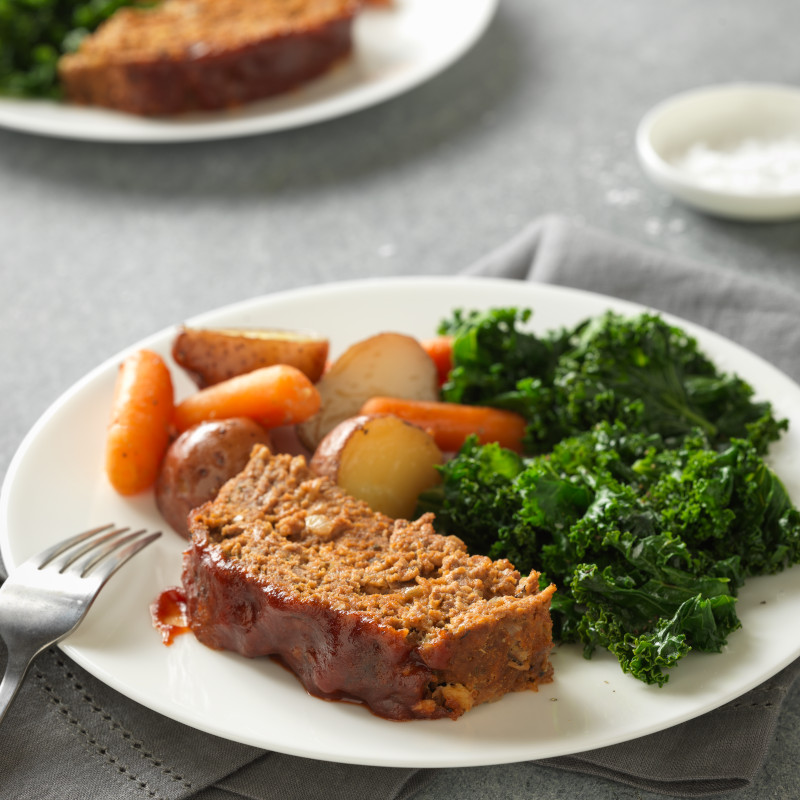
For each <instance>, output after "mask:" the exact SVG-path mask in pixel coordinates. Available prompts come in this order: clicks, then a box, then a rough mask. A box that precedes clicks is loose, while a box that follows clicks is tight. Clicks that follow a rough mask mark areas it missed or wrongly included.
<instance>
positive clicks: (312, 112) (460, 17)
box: [0, 0, 498, 143]
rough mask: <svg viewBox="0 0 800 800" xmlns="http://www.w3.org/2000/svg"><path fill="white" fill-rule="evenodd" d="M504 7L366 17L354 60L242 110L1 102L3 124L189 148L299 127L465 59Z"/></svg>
mask: <svg viewBox="0 0 800 800" xmlns="http://www.w3.org/2000/svg"><path fill="white" fill-rule="evenodd" d="M497 2H498V0H394V3H393V5H392V6H391V7H388V8H385V9H384V8H368V9H365V10H364V11H362V12H361V13H360V14H359V16H358V18H357V19H356V21H355V25H354V29H353V37H354V52H353V58H352V59H350V60H349V61H348V62H347V63H346V64H343V65H341V66H340V67H337V68H336V69H334V70H333V71H332V72H330V73H329V74H327V75H326V76H324V77H322V78H319V79H317V80H316V81H314V82H312V83H309V84H308V85H307V86H305V87H303V88H300V89H298V90H296V91H294V92H290V93H288V94H285V95H281V96H279V97H276V98H274V99H271V100H264V101H261V102H258V103H252V104H250V105H247V106H244V107H242V108H240V109H235V110H231V111H218V112H211V113H202V114H200V113H197V114H186V115H181V116H176V117H158V118H146V117H138V116H134V115H130V114H122V113H118V112H114V111H107V110H104V109H99V108H86V107H81V106H75V105H68V104H66V103H57V102H52V101H46V100H18V99H9V98H2V97H0V125H2V126H4V127H7V128H13V129H15V130H20V131H25V132H27V133H38V134H43V135H46V136H58V137H63V138H68V139H84V140H90V141H105V142H141V143H144V142H187V141H198V140H207V139H225V138H234V137H238V136H250V135H253V134H259V133H270V132H273V131H280V130H286V129H289V128H298V127H301V126H304V125H309V124H311V123H315V122H322V121H323V120H328V119H333V118H335V117H340V116H343V115H345V114H349V113H351V112H353V111H358V110H360V109H363V108H367V107H369V106H373V105H375V104H377V103H380V102H382V101H384V100H388V99H389V98H392V97H395V96H396V95H398V94H401V93H402V92H405V91H407V90H408V89H411V88H413V87H414V86H417V85H419V84H420V83H423V82H424V81H426V80H428V79H430V78H432V77H433V76H434V75H436V74H437V73H439V72H441V71H442V70H444V69H445V68H446V67H448V66H449V65H450V64H452V63H453V62H454V61H456V60H457V59H458V58H459V57H461V56H462V55H463V54H464V53H465V52H466V51H467V50H468V49H469V48H470V47H471V46H472V45H473V44H474V43H475V42H476V41H477V40H478V38H479V37H480V36H481V34H482V33H483V31H484V30H485V29H486V26H487V25H488V24H489V22H490V21H491V19H492V17H493V15H494V11H495V8H496V6H497Z"/></svg>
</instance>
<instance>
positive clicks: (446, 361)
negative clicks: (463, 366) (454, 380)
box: [420, 336, 453, 386]
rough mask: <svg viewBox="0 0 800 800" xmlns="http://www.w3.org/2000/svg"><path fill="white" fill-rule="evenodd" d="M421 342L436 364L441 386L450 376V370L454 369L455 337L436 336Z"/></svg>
mask: <svg viewBox="0 0 800 800" xmlns="http://www.w3.org/2000/svg"><path fill="white" fill-rule="evenodd" d="M420 344H421V345H422V348H423V349H424V350H425V352H426V353H427V354H428V355H429V356H430V357H431V360H432V361H433V363H434V364H436V372H437V374H438V376H439V386H441V385H442V384H443V383H444V382H445V381H446V380H447V378H448V377H449V375H450V370H451V369H453V339H452V337H450V336H436V337H434V338H433V339H423V340H422V341H421V342H420Z"/></svg>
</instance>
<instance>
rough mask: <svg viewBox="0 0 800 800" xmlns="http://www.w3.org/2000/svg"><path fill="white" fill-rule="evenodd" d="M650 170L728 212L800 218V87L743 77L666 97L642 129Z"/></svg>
mask: <svg viewBox="0 0 800 800" xmlns="http://www.w3.org/2000/svg"><path fill="white" fill-rule="evenodd" d="M636 148H637V151H638V154H639V160H640V162H641V165H642V168H643V169H644V171H645V174H646V175H647V176H648V177H649V178H650V179H651V180H652V181H653V182H654V183H655V184H656V185H657V186H660V187H661V188H662V189H665V190H667V191H668V192H671V193H672V194H673V195H674V196H675V197H677V198H678V199H679V200H682V201H683V202H685V203H687V204H688V205H690V206H693V207H694V208H697V209H699V210H701V211H705V212H707V213H709V214H713V215H716V216H720V217H727V218H731V219H738V220H750V221H780V220H789V219H795V218H798V217H800V89H798V88H795V87H791V86H783V85H780V84H757V83H736V84H728V85H723V86H715V87H707V88H702V89H695V90H693V91H689V92H686V93H684V94H680V95H677V96H676V97H673V98H671V99H669V100H666V101H665V102H663V103H660V104H659V105H657V106H656V107H655V108H653V109H652V110H651V111H649V112H648V113H647V114H646V115H645V116H644V118H643V119H642V121H641V123H640V124H639V127H638V129H637V132H636Z"/></svg>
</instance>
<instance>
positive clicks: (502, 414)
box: [360, 397, 526, 452]
mask: <svg viewBox="0 0 800 800" xmlns="http://www.w3.org/2000/svg"><path fill="white" fill-rule="evenodd" d="M360 413H361V414H394V415H395V416H397V417H400V418H401V419H404V420H406V422H411V423H413V424H414V425H418V426H419V427H420V428H424V429H425V430H427V431H428V432H429V433H430V434H431V436H433V438H434V440H435V442H436V444H437V445H438V446H439V448H440V449H441V450H444V451H445V452H455V451H456V450H458V449H459V448H460V447H461V445H463V444H464V441H465V439H466V438H467V436H469V435H471V434H475V435H477V437H478V441H480V443H481V444H486V443H488V442H497V443H498V444H499V445H501V446H502V447H507V448H508V449H509V450H515V451H516V452H521V450H522V437H523V436H524V434H525V424H526V423H525V419H524V417H521V416H520V415H519V414H515V413H514V412H512V411H504V410H502V409H499V408H488V407H486V406H466V405H461V404H460V403H435V402H428V401H422V400H401V399H398V398H394V397H373V398H371V399H370V400H367V402H366V403H364V405H363V406H361V411H360Z"/></svg>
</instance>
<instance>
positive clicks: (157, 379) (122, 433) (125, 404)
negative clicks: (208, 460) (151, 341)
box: [106, 350, 175, 495]
mask: <svg viewBox="0 0 800 800" xmlns="http://www.w3.org/2000/svg"><path fill="white" fill-rule="evenodd" d="M174 407H175V406H174V400H173V389H172V378H171V377H170V373H169V369H168V368H167V365H166V364H165V363H164V361H163V359H162V358H161V357H160V356H159V355H157V354H156V353H153V352H152V351H150V350H139V351H137V352H136V353H134V354H133V355H130V356H128V357H127V358H126V359H125V360H124V361H123V362H122V364H121V365H120V368H119V372H118V373H117V381H116V385H115V387H114V400H113V403H112V406H111V421H110V423H109V426H108V434H107V438H106V474H107V475H108V479H109V481H110V482H111V485H112V486H113V487H114V488H115V489H116V490H117V491H118V492H119V493H120V494H124V495H131V494H136V493H138V492H141V491H143V490H144V489H147V488H148V487H150V486H152V485H153V483H155V480H156V477H157V475H158V470H159V468H160V466H161V460H162V459H163V457H164V453H165V452H166V450H167V446H168V445H169V437H170V426H171V423H172V414H173V411H174Z"/></svg>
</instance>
